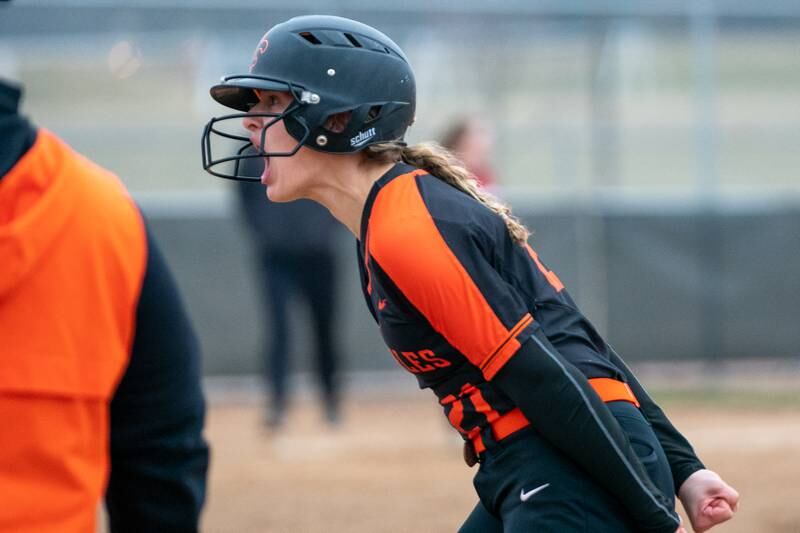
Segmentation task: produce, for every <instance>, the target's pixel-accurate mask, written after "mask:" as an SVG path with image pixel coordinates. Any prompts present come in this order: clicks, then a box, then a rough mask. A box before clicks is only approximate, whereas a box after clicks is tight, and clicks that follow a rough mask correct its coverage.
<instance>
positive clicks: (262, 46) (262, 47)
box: [250, 35, 269, 72]
mask: <svg viewBox="0 0 800 533" xmlns="http://www.w3.org/2000/svg"><path fill="white" fill-rule="evenodd" d="M268 46H269V41H268V40H267V36H266V35H264V36H263V37H262V38H261V40H260V41H259V42H258V46H257V47H256V51H255V52H253V61H252V62H251V63H250V72H253V69H254V68H256V63H258V58H259V57H261V56H263V55H264V54H265V53H266V51H267V47H268Z"/></svg>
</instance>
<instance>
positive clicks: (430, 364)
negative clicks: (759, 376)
mask: <svg viewBox="0 0 800 533" xmlns="http://www.w3.org/2000/svg"><path fill="white" fill-rule="evenodd" d="M211 95H212V97H213V98H214V99H215V100H217V101H218V102H220V103H221V104H223V105H225V106H228V107H231V108H234V109H236V110H238V111H241V113H238V114H234V115H228V116H225V117H219V118H214V119H212V120H211V121H210V122H209V123H208V124H207V126H206V129H205V132H204V135H203V164H204V167H205V168H206V170H208V171H209V172H211V173H212V174H214V175H217V176H222V177H227V178H234V179H248V178H249V179H260V181H261V182H262V183H263V184H264V185H266V186H267V196H268V197H269V199H270V200H272V201H275V202H288V201H291V200H295V199H298V198H309V199H312V200H315V201H317V202H319V203H320V204H322V205H324V206H325V207H326V208H328V209H329V210H330V212H331V213H332V214H333V215H334V216H335V217H336V218H337V219H338V220H339V221H340V222H342V223H343V224H344V225H345V226H347V228H349V229H350V231H351V232H352V233H353V234H354V235H355V236H356V238H357V239H358V243H357V252H358V259H359V266H360V270H361V278H362V284H363V287H364V296H365V298H366V302H367V305H368V307H369V309H370V311H371V312H372V314H373V316H374V318H375V320H376V322H377V323H378V324H379V326H380V330H381V333H382V335H383V338H384V340H385V341H386V344H387V345H388V347H389V350H390V352H391V354H392V356H393V357H394V358H395V359H396V360H397V362H398V363H399V364H400V365H401V366H403V367H404V368H405V369H407V370H408V371H409V372H411V373H413V374H415V375H416V377H417V379H418V380H419V384H420V387H423V388H430V389H432V390H433V392H434V393H435V394H436V396H437V397H438V399H439V402H440V404H441V405H442V407H443V408H444V411H445V415H446V416H447V418H448V419H449V421H450V423H451V424H452V425H453V427H454V428H455V429H456V430H457V431H459V433H461V435H462V436H463V437H464V440H465V459H466V460H467V462H468V464H470V466H472V465H473V464H475V462H476V461H478V462H480V468H479V469H478V473H477V474H476V476H475V481H474V485H475V488H476V490H477V493H478V496H479V498H480V503H479V504H478V505H477V506H476V507H475V510H474V511H473V512H472V514H471V515H470V516H469V518H468V519H467V521H466V522H465V523H464V525H463V526H462V531H475V532H477V531H481V532H485V531H557V532H571V531H582V532H586V531H589V532H593V533H598V532H614V533H620V532H627V531H647V532H665V533H673V532H675V531H683V528H682V527H681V525H680V521H679V518H678V515H677V514H676V512H675V509H674V507H675V506H674V494H675V493H676V492H677V494H678V495H679V497H680V498H681V500H682V502H683V505H684V507H685V508H686V510H687V513H688V515H689V517H690V518H691V521H692V525H693V527H694V528H695V530H696V531H704V530H706V529H708V528H710V527H712V526H713V525H715V524H717V523H719V522H722V521H724V520H727V519H728V518H730V517H731V516H732V515H733V513H734V511H735V510H736V506H737V502H738V494H737V493H736V491H734V490H733V489H732V488H731V487H730V486H728V485H727V484H726V483H725V482H724V481H722V479H720V477H719V476H718V475H716V474H715V473H713V472H711V471H709V470H706V469H704V466H703V464H702V463H701V462H700V460H699V459H698V458H697V457H696V455H695V453H694V451H693V450H692V448H691V446H690V445H689V443H688V442H687V441H686V439H685V438H684V437H683V436H682V435H681V434H680V433H679V432H678V431H677V430H676V429H675V428H674V427H673V426H672V425H671V424H670V422H669V421H668V420H667V418H666V417H665V416H664V414H663V413H662V412H661V410H660V409H659V408H658V406H657V405H656V404H655V403H654V402H653V401H652V399H651V398H650V397H649V396H648V395H647V393H646V392H645V390H644V389H643V388H642V386H641V385H640V384H639V383H638V381H637V380H636V378H635V377H634V375H633V374H632V373H631V371H630V369H628V367H627V366H626V365H625V364H624V363H623V361H622V360H621V359H620V358H619V357H618V356H617V355H616V354H615V353H614V351H613V350H612V349H611V348H610V347H609V346H608V344H607V343H605V342H604V340H603V339H602V338H601V337H600V335H599V334H598V333H597V331H595V329H594V328H593V327H592V325H591V324H590V323H589V321H588V320H587V319H586V318H585V317H584V316H583V315H582V314H581V312H580V311H579V310H578V308H577V307H576V305H575V303H574V302H573V301H572V299H571V298H570V296H569V295H568V294H567V291H566V290H565V288H564V285H563V284H562V283H561V281H560V280H559V279H558V277H557V276H556V275H555V274H554V273H553V272H552V271H550V270H548V269H547V267H545V265H544V264H543V263H542V262H541V261H540V259H539V258H538V256H537V255H536V252H534V251H533V249H532V248H531V247H530V246H529V245H528V244H527V237H528V232H527V231H526V230H525V228H524V227H523V226H522V225H520V223H519V222H518V221H517V220H516V219H514V218H513V217H512V216H511V214H510V212H509V209H508V208H507V207H505V206H504V205H502V204H500V203H499V202H497V201H496V200H494V199H493V198H491V197H490V196H488V195H487V194H485V193H484V192H482V191H481V190H480V189H479V188H477V187H476V185H475V181H474V180H473V179H472V178H471V177H470V175H469V174H468V173H467V172H466V171H465V170H464V169H463V168H461V167H460V166H459V165H458V164H457V162H456V161H454V160H453V159H452V158H451V157H450V156H449V155H448V153H447V152H445V151H443V150H441V149H438V148H437V147H435V146H430V145H418V146H406V144H405V143H404V142H403V141H402V139H403V136H404V134H405V131H406V129H407V128H408V127H409V126H410V125H411V123H412V122H413V121H414V106H415V86H414V76H413V73H412V70H411V67H410V66H409V64H408V60H407V59H406V57H405V55H404V54H403V52H402V51H401V50H400V48H398V46H397V45H396V44H395V43H394V42H392V41H391V40H390V39H389V38H388V37H386V36H385V35H383V34H382V33H380V32H378V31H376V30H375V29H373V28H371V27H369V26H365V25H363V24H360V23H358V22H355V21H351V20H347V19H342V18H337V17H327V16H309V17H298V18H294V19H291V20H289V21H287V22H285V23H282V24H279V25H277V26H275V27H274V28H272V29H271V30H270V31H269V32H268V33H267V34H266V35H265V36H264V37H263V38H262V39H261V41H260V42H259V44H258V46H257V48H256V52H255V54H254V58H253V61H252V63H251V65H250V71H249V72H248V73H247V74H242V75H236V76H228V77H225V78H223V80H222V82H221V83H220V84H218V85H215V86H214V87H212V89H211ZM239 121H241V123H243V125H244V128H245V129H246V131H247V133H246V134H242V133H238V134H237V133H236V132H234V131H232V130H231V129H226V128H225V124H229V123H231V122H239ZM219 136H221V137H222V138H223V139H228V140H231V139H232V140H239V141H242V143H243V145H242V146H241V148H240V149H239V150H238V153H237V155H233V156H229V157H222V158H215V157H214V155H213V153H212V152H213V151H214V150H213V146H214V142H212V140H214V139H217V138H218V137H219ZM252 147H255V149H256V150H257V153H255V154H252V153H250V152H249V151H248V150H250V151H252ZM249 158H257V159H259V160H261V161H263V165H264V168H263V172H262V174H261V176H260V177H259V178H252V177H248V176H243V175H241V173H240V172H239V171H240V163H241V161H242V160H243V159H249ZM226 165H228V168H227V170H226V169H225V166H226Z"/></svg>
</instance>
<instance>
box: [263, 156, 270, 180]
mask: <svg viewBox="0 0 800 533" xmlns="http://www.w3.org/2000/svg"><path fill="white" fill-rule="evenodd" d="M262 159H263V160H264V171H263V172H262V173H261V183H263V184H264V185H267V181H268V180H269V157H263V158H262Z"/></svg>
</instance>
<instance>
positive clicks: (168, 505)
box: [106, 232, 208, 533]
mask: <svg viewBox="0 0 800 533" xmlns="http://www.w3.org/2000/svg"><path fill="white" fill-rule="evenodd" d="M147 240H148V260H147V272H146V274H145V278H144V284H143V287H142V292H141V296H140V299H139V305H138V309H137V313H136V333H135V338H134V342H133V351H132V354H131V359H130V363H129V366H128V368H127V370H126V372H125V375H124V376H123V378H122V380H121V382H120V384H119V387H118V389H117V391H116V393H115V395H114V398H113V400H112V402H111V476H110V479H109V483H108V489H107V492H106V506H107V509H108V517H109V525H110V529H111V531H112V532H113V533H124V532H128V531H130V532H141V531H170V532H194V531H197V530H198V522H199V518H200V511H201V508H202V506H203V501H204V497H205V484H206V472H207V469H208V446H207V445H206V443H205V441H204V439H203V436H202V429H203V418H204V412H205V406H204V400H203V394H202V390H201V387H200V355H199V349H198V344H197V340H196V338H195V335H194V332H193V331H192V328H191V325H190V323H189V320H188V317H187V314H186V312H185V310H184V308H183V306H182V304H181V301H180V299H179V296H178V292H177V289H176V287H175V282H174V280H173V279H172V276H171V275H170V272H169V270H168V269H167V266H166V263H165V262H164V259H163V257H162V255H161V253H160V252H159V250H158V248H157V247H156V245H155V242H154V240H153V239H152V237H151V235H150V234H149V232H148V235H147Z"/></svg>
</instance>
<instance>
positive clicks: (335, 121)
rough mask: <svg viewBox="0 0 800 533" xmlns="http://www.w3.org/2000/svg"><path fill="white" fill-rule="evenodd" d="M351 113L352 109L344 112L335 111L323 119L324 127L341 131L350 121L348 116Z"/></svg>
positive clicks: (336, 131)
mask: <svg viewBox="0 0 800 533" xmlns="http://www.w3.org/2000/svg"><path fill="white" fill-rule="evenodd" d="M352 115H353V113H352V111H345V112H344V113H336V114H335V115H331V116H329V117H328V120H326V121H325V126H324V127H325V129H326V130H328V131H330V132H333V133H342V132H343V131H344V129H345V128H346V127H347V124H349V123H350V117H351V116H352Z"/></svg>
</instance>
